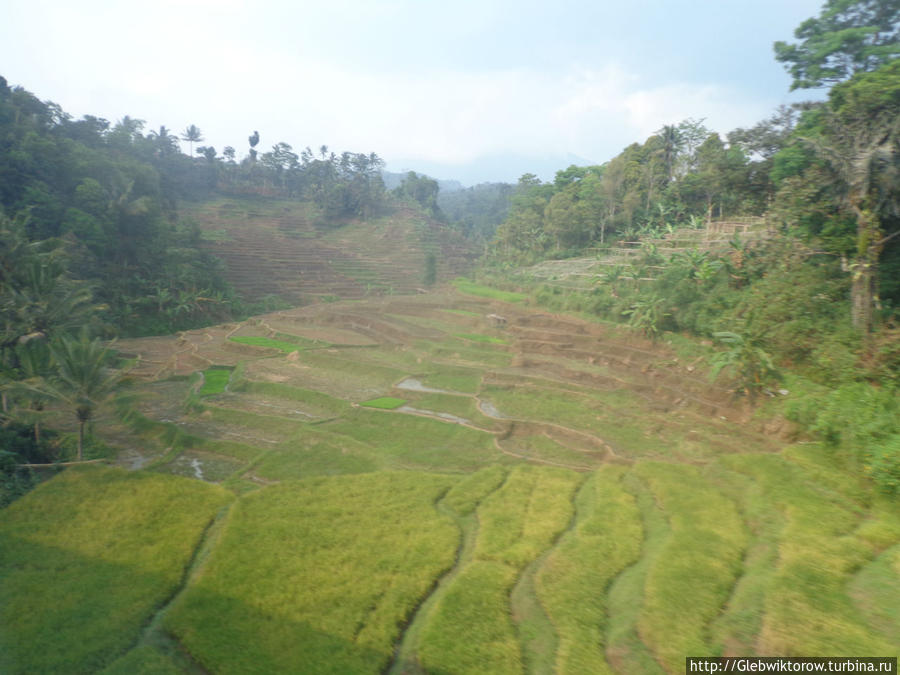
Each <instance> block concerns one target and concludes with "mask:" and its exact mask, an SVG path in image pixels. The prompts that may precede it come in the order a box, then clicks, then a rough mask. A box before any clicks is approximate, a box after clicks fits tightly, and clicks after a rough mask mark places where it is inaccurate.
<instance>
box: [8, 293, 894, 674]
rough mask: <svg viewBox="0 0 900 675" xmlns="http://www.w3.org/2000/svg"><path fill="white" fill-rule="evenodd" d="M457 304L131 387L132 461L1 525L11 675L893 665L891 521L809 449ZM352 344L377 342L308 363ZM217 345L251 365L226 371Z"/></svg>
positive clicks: (324, 322) (505, 308)
mask: <svg viewBox="0 0 900 675" xmlns="http://www.w3.org/2000/svg"><path fill="white" fill-rule="evenodd" d="M457 286H458V287H459V288H460V291H461V292H462V293H461V294H453V295H449V296H447V297H448V299H447V300H446V301H439V300H435V299H433V298H431V297H429V296H424V297H423V298H421V299H420V300H417V299H415V298H400V299H397V300H390V301H388V300H385V301H382V302H380V304H377V305H373V306H371V307H370V306H369V305H367V304H366V302H359V303H352V304H349V303H341V302H337V303H334V304H333V305H327V306H324V307H325V308H324V309H323V306H319V307H317V308H313V310H310V313H309V315H306V314H303V313H302V311H303V310H297V316H296V317H295V318H296V321H298V322H300V323H308V324H309V325H310V327H311V329H315V332H312V330H311V332H310V334H311V335H317V336H320V335H321V336H323V340H322V341H320V342H317V343H314V341H312V340H306V339H304V338H295V337H293V336H290V335H288V334H287V333H278V334H276V333H272V334H273V335H274V337H272V338H262V337H253V336H250V337H240V338H226V337H225V336H226V335H230V334H233V332H234V330H235V326H233V325H232V326H230V327H227V329H221V330H220V331H219V332H218V333H215V335H218V336H219V337H216V338H215V339H214V340H205V339H204V340H200V339H196V340H194V342H193V343H194V344H197V345H200V346H198V347H197V350H196V353H192V354H190V357H191V358H190V360H189V361H188V362H187V364H186V366H185V367H184V369H183V370H182V371H181V372H180V373H179V374H178V377H177V378H175V379H171V380H164V379H163V380H160V381H155V382H151V381H147V382H145V383H137V384H136V385H135V387H134V391H135V399H136V401H137V403H136V411H135V412H134V413H133V415H132V416H131V417H130V418H129V420H128V423H129V424H130V425H131V427H130V431H128V432H127V433H130V434H132V435H131V436H127V434H126V431H122V430H121V429H119V431H117V433H118V434H120V435H121V436H123V437H125V441H126V442H127V444H128V445H129V447H133V448H137V449H138V450H140V451H143V452H145V453H146V455H145V456H144V457H143V459H144V460H145V461H144V462H143V464H142V466H143V468H141V469H139V470H136V471H131V472H128V471H125V470H122V469H113V468H101V467H81V468H73V469H67V470H66V471H63V472H61V473H60V475H58V476H56V477H55V478H53V479H52V480H49V481H47V482H45V483H43V484H42V485H41V486H40V487H39V488H37V489H36V490H35V491H34V492H32V493H31V494H29V495H27V496H26V497H24V498H22V499H20V500H19V501H17V502H14V503H13V504H12V505H11V506H9V507H7V508H5V509H4V510H2V511H0V628H2V630H0V672H2V673H4V674H5V673H11V674H16V675H19V674H21V675H24V674H26V673H28V674H30V673H43V672H48V673H52V672H59V673H89V672H90V673H92V672H104V673H107V674H110V673H116V674H123V675H124V674H125V673H129V674H130V673H197V672H207V673H253V672H260V673H282V672H285V673H290V672H303V673H339V674H341V675H343V674H354V673H384V672H389V673H392V674H394V675H400V674H408V675H421V674H422V673H437V674H441V675H451V674H452V675H456V674H457V673H517V674H518V673H522V674H524V673H565V674H580V673H601V674H602V673H626V674H627V673H679V672H683V669H684V658H685V656H688V655H835V654H850V655H890V654H893V653H895V652H896V645H897V644H900V614H898V610H897V607H898V606H900V596H898V592H897V590H896V589H900V509H898V507H897V504H896V502H891V501H889V500H887V499H886V498H885V497H882V496H879V495H877V494H875V493H873V492H872V490H871V489H870V487H869V486H867V485H866V484H864V483H861V482H859V481H857V480H856V479H854V478H852V477H851V476H850V474H849V473H848V472H847V471H845V470H844V468H843V467H842V465H841V460H840V458H839V457H835V456H834V455H833V454H832V453H830V452H829V451H828V450H827V449H825V448H822V447H820V446H818V445H816V444H811V443H798V444H794V445H788V444H785V443H784V442H783V441H781V440H778V439H775V438H771V437H768V436H765V435H764V434H761V433H759V432H758V431H757V430H756V427H757V426H758V423H757V422H755V421H754V422H752V423H749V424H745V423H743V422H741V421H734V420H736V419H737V417H738V416H737V415H733V416H732V419H723V417H725V415H722V416H718V415H711V414H709V413H708V412H698V409H696V408H694V407H692V406H691V405H690V403H691V400H690V399H689V396H688V395H687V394H686V393H684V392H674V393H673V392H671V390H670V389H667V388H666V387H668V386H670V383H671V380H665V381H664V380H663V379H662V378H661V377H660V376H659V368H658V362H660V361H661V360H662V361H666V360H667V359H668V361H666V362H670V361H671V359H669V355H664V356H665V358H663V357H661V356H657V355H654V354H649V355H645V354H644V353H643V352H641V351H640V350H630V349H629V348H630V345H629V344H624V343H623V342H622V341H619V342H614V343H613V341H614V340H618V338H616V337H615V336H607V335H606V334H605V333H603V332H602V331H603V330H604V329H603V328H601V327H596V326H591V325H587V324H585V325H584V326H583V327H581V328H580V329H582V330H583V331H584V336H583V342H584V344H588V343H590V344H593V345H595V347H592V349H595V351H596V353H597V355H598V357H597V360H596V361H595V360H594V359H593V353H592V352H590V351H589V350H588V349H587V348H586V347H583V345H581V344H579V345H576V347H577V349H576V348H575V347H573V346H572V345H573V344H574V343H573V341H577V340H578V339H581V338H579V337H578V336H579V335H580V334H579V333H577V332H576V331H571V330H568V329H567V330H560V331H554V330H552V328H553V325H552V322H553V321H554V320H555V319H554V317H551V316H549V315H546V314H538V313H536V312H530V311H529V310H528V309H527V308H525V307H523V306H522V304H521V303H520V302H518V300H520V298H516V297H512V298H507V297H506V296H505V295H501V294H502V293H503V292H495V291H493V289H487V290H485V289H484V288H482V287H478V286H477V285H475V284H472V283H471V282H457ZM489 291H490V292H489ZM501 297H503V298H505V300H503V299H500V298H501ZM511 300H515V301H516V302H515V303H510V304H507V303H508V301H511ZM417 302H421V303H422V306H421V308H420V307H419V306H418V305H417V304H416V303H417ZM438 312H441V313H442V314H444V315H446V316H445V317H444V318H443V319H435V318H434V317H436V316H437V317H440V316H441V314H439V313H438ZM492 313H496V314H500V315H502V316H507V317H509V319H510V321H509V323H508V326H506V327H502V328H501V327H497V326H493V325H490V321H489V320H488V319H487V318H486V317H487V315H489V314H492ZM453 314H455V315H456V316H457V317H458V318H459V321H458V322H456V324H454V320H453V319H449V320H448V319H447V318H446V317H448V316H452V315H453ZM348 317H349V318H348ZM290 319H291V317H287V318H284V317H279V321H280V323H279V324H278V325H279V326H290V325H291V324H290V323H289V322H288V321H289V320H290ZM567 321H575V320H574V319H567ZM317 322H318V323H317ZM529 322H532V325H529ZM273 323H274V320H273ZM463 325H464V327H463ZM518 325H521V326H525V333H524V337H523V334H520V333H518V332H517V331H518V330H519V329H518V328H516V326H518ZM548 326H549V327H548ZM238 328H240V329H241V330H246V332H252V330H257V325H256V324H250V323H248V324H246V328H245V327H238ZM355 329H359V330H361V331H365V333H360V342H359V344H366V341H367V340H368V341H371V340H376V338H371V335H377V334H378V333H377V330H379V329H381V330H385V331H388V333H389V334H385V336H379V337H378V338H377V341H378V344H373V345H371V346H369V347H366V348H352V347H341V348H332V347H331V346H330V345H329V343H328V342H326V340H327V339H328V337H329V334H328V331H329V330H335V331H338V332H337V333H335V334H336V335H337V336H338V337H340V338H341V339H342V340H344V342H342V343H341V344H344V343H346V340H347V339H348V338H347V336H348V334H350V333H351V332H352V331H353V330H355ZM297 330H298V331H299V329H297ZM461 330H465V331H466V332H465V333H462V332H457V331H461ZM404 331H407V332H406V333H404ZM213 333H214V331H211V334H213ZM536 333H540V334H541V340H535V339H533V338H534V335H535V334H536ZM555 334H558V335H559V337H558V338H554V335H555ZM422 335H427V336H428V337H427V338H423V337H422ZM229 339H230V340H234V341H236V342H239V343H242V344H245V345H251V346H256V347H260V348H266V349H267V350H266V351H264V350H263V349H260V350H259V352H258V355H257V354H256V352H255V351H254V350H250V349H244V348H241V349H240V350H237V349H236V348H235V347H234V346H232V348H231V351H230V352H229V351H228V350H221V351H216V350H219V349H220V348H221V346H222V344H227V343H226V340H229ZM554 339H557V342H556V343H554V342H553V340H554ZM215 340H218V342H215ZM605 341H608V342H605ZM501 342H502V343H503V344H502V345H501V344H500V343H501ZM172 344H173V345H174V344H175V341H174V338H173V342H172ZM185 344H187V343H185V342H182V343H180V344H179V349H180V350H181V352H178V353H182V352H185V353H186V348H185V346H184V345H185ZM207 344H209V349H210V350H211V351H210V352H209V353H204V352H203V349H204V348H206V345H207ZM153 345H154V348H156V345H158V343H153ZM529 345H530V346H529ZM547 345H549V347H547ZM566 345H569V346H566ZM313 346H319V347H323V348H321V349H313V348H312V347H313ZM607 346H610V348H609V349H607ZM532 347H533V349H532V351H529V349H531V348H532ZM660 349H661V347H660ZM567 350H568V351H567ZM293 352H297V353H296V354H294V353H293ZM545 352H546V353H545ZM173 353H174V352H173ZM227 354H231V355H232V356H234V355H235V354H237V355H238V356H234V358H235V361H228V360H225V356H224V355H227ZM617 354H625V356H622V357H621V358H619V357H617ZM163 356H164V357H165V358H169V357H168V356H165V355H163ZM163 356H160V357H158V359H157V362H158V363H163V362H164V358H163ZM173 358H174V357H173ZM617 358H618V359H619V360H617ZM223 362H224V363H237V365H236V366H234V367H231V366H228V367H213V366H209V365H208V364H209V363H223ZM645 371H646V374H645ZM201 372H202V373H203V385H202V386H201V387H200V388H199V390H197V394H199V395H197V394H193V393H191V392H192V389H191V387H196V386H197V383H198V382H199V380H200V378H199V373H201ZM679 372H681V371H679ZM191 373H193V374H191ZM682 376H683V377H685V378H688V377H689V374H688V373H687V371H683V372H682ZM179 378H180V379H179ZM189 378H190V379H189ZM663 384H665V385H666V386H662V385H663ZM676 384H677V383H676ZM226 385H227V386H226ZM690 386H691V387H692V389H691V391H690V392H689V393H690V394H694V393H695V392H696V391H697V390H698V388H699V389H702V388H703V387H708V386H709V383H708V382H707V380H706V376H705V375H703V374H700V375H698V376H695V377H694V379H693V380H692V381H691V383H690ZM685 388H686V389H687V388H688V387H687V385H685ZM700 393H701V394H702V393H703V391H700ZM706 395H707V396H708V398H712V399H715V398H716V396H719V397H720V398H721V396H720V394H718V393H716V392H713V393H708V394H706ZM185 401H186V402H187V403H188V405H187V406H185V405H184V402H185ZM722 405H723V406H727V405H728V404H727V402H723V404H722ZM700 410H703V409H702V408H700ZM726 412H728V413H729V414H731V412H733V411H731V410H728V411H726ZM123 425H124V423H123ZM110 426H111V425H110ZM106 428H107V426H106V420H98V421H97V423H96V433H97V434H98V435H100V436H102V434H103V433H104V432H105V430H106ZM113 440H114V439H112V438H109V439H108V442H110V443H112V442H113ZM123 463H125V462H124V461H123ZM175 474H179V475H175Z"/></svg>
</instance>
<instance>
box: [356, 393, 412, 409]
mask: <svg viewBox="0 0 900 675" xmlns="http://www.w3.org/2000/svg"><path fill="white" fill-rule="evenodd" d="M360 405H364V406H365V407H367V408H378V409H380V410H396V409H397V408H399V407H400V406H402V405H406V400H405V399H402V398H394V397H393V396H380V397H379V398H373V399H371V400H369V401H363V402H362V403H360Z"/></svg>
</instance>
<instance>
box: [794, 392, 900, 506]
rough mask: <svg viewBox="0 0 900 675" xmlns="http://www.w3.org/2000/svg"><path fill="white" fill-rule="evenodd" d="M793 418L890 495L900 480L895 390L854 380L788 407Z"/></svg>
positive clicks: (899, 405) (899, 412) (898, 412)
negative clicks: (842, 453)
mask: <svg viewBox="0 0 900 675" xmlns="http://www.w3.org/2000/svg"><path fill="white" fill-rule="evenodd" d="M788 414H789V416H790V418H791V419H793V420H794V421H796V422H799V423H800V424H802V425H803V426H805V427H806V428H807V429H809V430H810V431H812V432H814V433H816V434H818V435H819V437H820V438H822V439H823V440H824V441H825V442H826V443H827V444H828V445H829V446H831V447H832V448H836V449H841V450H842V451H843V452H844V453H845V454H846V455H848V457H849V459H850V461H851V462H852V463H853V464H855V465H856V467H857V468H859V467H861V468H862V470H863V472H864V473H865V474H866V475H868V476H869V477H871V479H872V480H873V481H874V482H875V484H876V485H877V486H878V487H879V488H880V489H882V490H884V491H885V492H887V493H896V491H897V484H898V479H900V452H898V439H900V422H898V419H900V403H898V396H897V391H896V389H895V388H894V387H884V388H877V387H873V386H872V385H871V384H869V383H867V382H850V383H846V384H842V385H841V386H838V387H836V388H834V389H832V390H829V391H824V392H820V393H810V394H807V395H806V396H804V397H803V398H801V399H800V400H798V401H795V402H794V403H793V404H792V405H791V406H790V407H789V408H788Z"/></svg>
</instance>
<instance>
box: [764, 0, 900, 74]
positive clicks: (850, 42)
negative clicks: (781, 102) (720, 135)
mask: <svg viewBox="0 0 900 675" xmlns="http://www.w3.org/2000/svg"><path fill="white" fill-rule="evenodd" d="M898 25H900V9H898V7H897V4H896V3H895V2H892V1H891V0H827V2H826V3H825V5H824V6H823V7H822V11H821V13H820V14H819V16H818V17H815V18H811V19H807V20H806V21H804V22H803V23H802V24H800V26H799V27H798V28H797V30H796V31H794V37H796V38H797V39H798V40H800V42H799V43H798V44H787V43H785V42H776V43H775V58H776V59H777V60H778V61H781V62H782V63H784V64H785V68H787V70H788V72H790V74H791V76H792V77H793V78H794V81H793V83H792V84H791V91H793V90H794V89H808V88H815V87H821V86H823V85H826V84H830V83H834V82H840V81H841V80H846V79H848V78H849V77H850V76H852V75H853V74H854V73H858V72H864V71H869V70H874V69H875V68H877V67H878V66H880V65H882V64H885V63H889V62H890V61H892V60H893V59H896V58H897V57H898V56H900V47H898V43H900V29H898Z"/></svg>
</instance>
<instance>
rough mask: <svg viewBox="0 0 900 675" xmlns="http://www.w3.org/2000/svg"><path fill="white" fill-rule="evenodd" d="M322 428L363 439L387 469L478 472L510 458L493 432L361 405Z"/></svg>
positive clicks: (361, 441)
mask: <svg viewBox="0 0 900 675" xmlns="http://www.w3.org/2000/svg"><path fill="white" fill-rule="evenodd" d="M322 428H323V429H325V430H326V431H329V432H331V433H334V434H338V435H339V436H346V437H348V438H350V439H352V440H354V441H357V442H360V443H363V444H365V445H366V446H368V447H369V448H371V449H372V451H373V452H375V453H376V454H377V455H378V457H379V461H380V462H381V466H382V467H384V468H404V469H426V470H430V469H435V470H441V471H475V470H477V469H480V468H482V467H484V466H487V465H489V464H492V463H495V462H505V461H506V459H505V456H504V455H502V454H501V453H500V452H499V451H498V450H497V449H496V448H495V447H494V442H493V440H494V437H493V436H492V435H491V434H489V433H486V432H483V431H477V430H475V429H471V428H469V427H465V426H462V425H460V424H451V423H448V422H441V421H438V420H435V419H432V418H428V417H420V416H416V415H400V414H397V415H387V414H385V413H383V412H378V411H375V410H367V409H365V408H357V409H355V410H353V411H352V412H351V413H349V414H348V415H347V416H346V417H344V418H343V419H341V420H337V421H335V422H329V423H328V424H325V425H323V427H322Z"/></svg>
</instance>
